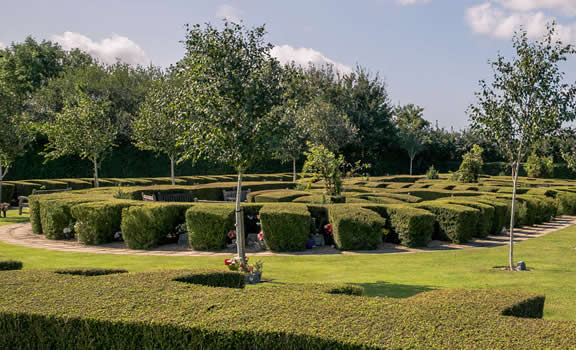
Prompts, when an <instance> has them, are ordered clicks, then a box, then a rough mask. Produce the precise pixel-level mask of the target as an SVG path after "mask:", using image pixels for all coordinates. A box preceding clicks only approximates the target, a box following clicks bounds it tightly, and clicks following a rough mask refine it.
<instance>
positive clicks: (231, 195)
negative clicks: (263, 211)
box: [222, 189, 251, 202]
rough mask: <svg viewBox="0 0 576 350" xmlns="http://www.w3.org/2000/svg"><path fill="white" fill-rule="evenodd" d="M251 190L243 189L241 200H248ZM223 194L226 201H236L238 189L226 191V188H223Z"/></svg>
mask: <svg viewBox="0 0 576 350" xmlns="http://www.w3.org/2000/svg"><path fill="white" fill-rule="evenodd" d="M250 192H251V190H250V189H247V190H244V191H242V193H241V195H240V201H241V202H246V199H247V197H248V193H250ZM222 195H223V197H224V202H234V201H236V190H232V191H226V190H222Z"/></svg>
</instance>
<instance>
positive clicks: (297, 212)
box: [260, 204, 310, 252]
mask: <svg viewBox="0 0 576 350" xmlns="http://www.w3.org/2000/svg"><path fill="white" fill-rule="evenodd" d="M260 222H261V224H262V232H264V242H265V243H266V246H267V247H268V249H270V250H272V251H279V252H290V251H300V250H305V249H306V241H307V240H308V235H309V233H310V212H309V211H308V209H307V207H306V206H305V205H304V204H286V205H282V204H267V205H264V206H263V207H262V209H261V210H260Z"/></svg>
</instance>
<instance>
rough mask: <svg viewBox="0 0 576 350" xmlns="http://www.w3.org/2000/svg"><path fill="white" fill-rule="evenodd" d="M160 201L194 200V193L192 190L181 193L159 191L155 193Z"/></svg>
mask: <svg viewBox="0 0 576 350" xmlns="http://www.w3.org/2000/svg"><path fill="white" fill-rule="evenodd" d="M157 198H158V201H160V202H194V194H193V193H192V192H182V193H161V192H159V193H158V195H157Z"/></svg>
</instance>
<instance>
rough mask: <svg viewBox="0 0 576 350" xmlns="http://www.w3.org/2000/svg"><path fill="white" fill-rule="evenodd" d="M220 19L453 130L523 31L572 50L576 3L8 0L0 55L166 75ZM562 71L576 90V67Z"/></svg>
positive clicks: (280, 53)
mask: <svg viewBox="0 0 576 350" xmlns="http://www.w3.org/2000/svg"><path fill="white" fill-rule="evenodd" d="M223 19H227V20H230V21H242V22H243V23H244V24H246V25H247V26H258V25H262V24H265V25H266V29H267V31H268V35H267V40H268V41H269V42H271V43H272V44H273V45H275V47H274V49H273V51H272V54H273V55H274V56H275V57H277V58H278V59H279V60H280V61H281V62H283V63H285V62H290V61H294V62H296V63H298V64H302V65H307V64H308V63H309V62H311V63H313V64H316V65H321V64H325V63H331V64H333V65H334V66H335V67H336V68H337V69H338V70H339V71H341V72H344V73H346V72H350V71H351V70H353V69H354V68H355V67H356V66H357V65H360V66H362V67H364V68H366V69H367V70H368V71H370V72H372V73H373V74H379V75H380V76H381V77H382V78H383V79H384V81H385V82H386V84H387V89H388V92H389V94H390V98H391V100H392V102H393V103H394V104H395V105H398V104H407V103H414V104H417V105H420V106H422V107H424V117H425V118H426V119H428V120H430V121H431V122H432V123H435V122H436V121H437V122H438V124H439V125H440V126H441V127H446V128H451V127H454V128H455V129H461V128H465V127H466V126H467V125H468V117H467V115H466V109H467V107H468V106H469V105H470V103H473V102H474V101H475V98H474V93H475V92H476V91H477V90H478V81H479V80H480V79H489V78H490V77H491V69H490V67H489V65H488V61H489V60H490V59H494V58H496V55H497V54H498V53H502V54H503V55H505V56H508V57H510V55H511V54H512V50H511V41H510V39H511V37H512V35H513V33H514V31H516V30H518V28H520V26H524V27H525V28H526V30H527V31H528V34H529V36H530V37H531V38H533V39H538V38H540V37H541V36H542V35H543V33H544V32H545V30H546V24H547V23H549V22H551V21H553V20H555V21H556V22H557V23H558V38H559V39H561V40H562V41H563V42H566V43H575V44H576V0H357V1H326V0H308V1H301V0H291V1H271V0H268V1H265V0H242V1H241V0H237V1H234V0H229V1H224V2H219V1H195V0H163V1H160V0H155V1H154V0H113V1H111V0H98V1H78V0H53V1H45V0H18V1H16V0H0V47H2V46H6V45H9V44H10V43H11V42H20V41H22V40H24V39H25V38H26V37H27V36H29V35H31V36H33V37H34V38H36V39H47V40H53V41H56V42H58V43H59V44H60V45H62V47H64V48H65V49H70V48H81V49H83V50H85V51H87V52H88V53H90V54H91V55H93V56H95V57H97V58H98V59H99V60H100V61H102V62H106V63H113V62H115V61H116V59H120V60H122V61H124V62H127V63H130V64H146V65H147V64H150V63H152V64H155V65H160V66H163V67H168V66H169V65H170V64H172V63H175V62H176V61H178V60H179V59H180V58H182V56H183V54H184V47H183V44H182V43H181V41H182V40H183V39H184V35H185V29H184V25H185V24H197V23H198V24H203V23H207V22H211V23H213V24H217V25H220V24H221V23H222V20H223ZM562 69H563V70H564V71H565V72H566V73H567V78H568V79H571V80H574V79H576V60H573V59H571V60H569V61H568V62H566V63H565V65H564V66H563V67H562Z"/></svg>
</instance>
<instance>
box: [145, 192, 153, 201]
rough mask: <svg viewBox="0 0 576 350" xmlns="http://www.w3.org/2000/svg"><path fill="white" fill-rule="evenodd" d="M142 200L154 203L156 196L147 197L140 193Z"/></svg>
mask: <svg viewBox="0 0 576 350" xmlns="http://www.w3.org/2000/svg"><path fill="white" fill-rule="evenodd" d="M142 200H143V201H144V202H156V195H155V194H153V195H147V194H144V192H142Z"/></svg>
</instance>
